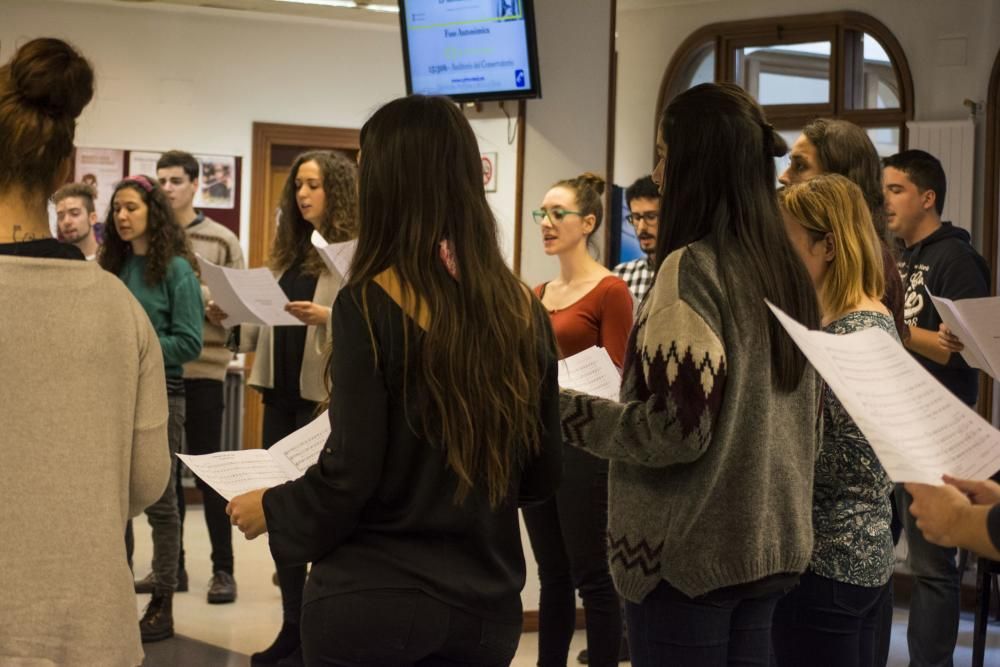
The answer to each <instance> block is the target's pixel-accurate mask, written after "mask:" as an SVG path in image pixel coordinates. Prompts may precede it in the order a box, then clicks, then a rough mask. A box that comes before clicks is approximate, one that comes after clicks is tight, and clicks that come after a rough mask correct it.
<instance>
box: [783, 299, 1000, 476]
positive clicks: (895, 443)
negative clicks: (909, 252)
mask: <svg viewBox="0 0 1000 667" xmlns="http://www.w3.org/2000/svg"><path fill="white" fill-rule="evenodd" d="M768 306H769V307H770V308H771V310H772V311H773V312H774V314H775V316H776V317H777V318H778V321H779V322H781V324H782V326H784V327H785V330H786V331H788V334H789V335H790V336H791V337H792V340H794V341H795V343H796V344H797V345H798V346H799V348H801V350H802V352H803V354H805V356H806V358H807V359H809V361H810V363H812V365H813V367H814V368H815V369H816V371H817V372H819V374H820V375H821V376H823V379H824V380H826V382H827V384H829V385H830V388H831V389H832V390H833V392H834V393H835V394H836V396H837V398H838V399H839V400H840V402H841V403H842V404H843V405H844V408H845V409H846V410H847V412H848V414H850V415H851V418H852V419H854V421H855V423H857V425H858V427H859V428H860V429H861V432H862V433H864V435H865V437H866V438H867V439H868V442H869V443H870V444H871V446H872V449H874V450H875V453H876V454H877V455H878V458H879V461H880V462H881V463H882V466H883V467H884V468H885V470H886V472H887V473H888V474H889V477H891V478H892V480H893V481H895V482H924V483H926V484H941V476H942V475H943V474H945V473H947V474H949V475H953V476H955V477H965V478H971V479H986V478H987V477H989V476H990V475H992V474H993V473H995V472H996V471H997V470H1000V432H998V431H996V430H995V429H994V428H993V427H992V426H991V425H990V424H988V423H986V422H985V421H984V420H983V419H982V418H981V417H980V416H979V415H978V414H976V413H975V412H974V411H973V410H972V409H971V408H969V407H968V406H966V405H965V404H964V403H962V402H961V401H960V400H958V398H956V397H955V396H954V395H953V394H952V393H951V392H950V391H948V390H947V389H946V388H945V387H944V386H943V385H942V384H941V383H939V382H938V381H937V380H935V379H934V377H933V376H932V375H931V374H930V373H928V372H927V371H926V370H925V369H924V368H923V366H921V365H920V364H919V363H918V362H917V361H916V360H915V359H913V357H912V356H911V355H910V353H909V352H907V351H906V348H904V347H903V346H902V345H900V344H899V342H897V341H896V340H894V339H893V338H892V337H891V336H890V335H889V334H887V333H886V332H885V331H882V330H881V329H865V330H864V331H858V332H855V333H852V334H847V335H843V336H838V335H834V334H828V333H824V332H822V331H809V330H808V329H806V328H805V327H803V326H802V325H801V324H799V323H798V322H796V321H795V320H793V319H792V318H790V317H789V316H788V315H786V314H785V313H783V312H782V311H781V310H779V309H778V308H776V307H775V306H773V305H772V304H770V303H768Z"/></svg>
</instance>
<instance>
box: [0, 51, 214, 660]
mask: <svg viewBox="0 0 1000 667" xmlns="http://www.w3.org/2000/svg"><path fill="white" fill-rule="evenodd" d="M93 92H94V73H93V70H92V69H91V67H90V64H89V63H88V62H87V61H86V60H85V59H84V58H83V57H82V56H81V55H80V54H79V53H77V51H76V50H75V49H73V48H72V47H71V46H69V45H68V44H66V43H65V42H63V41H61V40H58V39H35V40H32V41H30V42H28V43H26V44H25V45H23V46H22V47H21V48H19V49H18V50H17V53H15V54H14V57H13V59H12V60H11V61H10V62H9V63H8V64H6V65H4V66H2V67H0V137H2V138H3V139H2V141H0V323H2V325H0V328H2V335H0V404H2V405H3V408H2V409H0V434H2V436H0V460H2V461H3V465H2V466H0V507H3V512H2V513H0V535H2V536H3V548H2V549H0V591H2V593H0V619H2V621H0V663H3V664H32V665H34V664H45V665H57V664H58V665H109V666H110V667H134V666H135V665H138V664H140V663H141V662H142V660H143V652H142V645H141V644H140V641H139V630H138V626H137V625H136V620H135V595H134V593H133V591H132V576H131V573H130V572H129V568H128V564H127V563H126V559H125V553H124V549H122V535H123V534H124V532H125V522H126V520H127V519H128V518H129V517H130V516H134V515H136V514H138V513H139V512H141V511H142V510H143V508H145V507H146V506H148V505H150V504H151V503H153V501H155V500H156V499H157V498H158V497H159V496H160V494H162V493H163V489H164V487H165V486H166V485H167V480H168V475H169V471H170V457H169V453H168V450H167V396H166V383H165V381H164V367H163V357H162V355H161V352H160V345H159V344H158V343H157V334H156V332H155V331H154V330H153V328H152V326H151V325H150V322H149V318H148V317H146V313H145V312H143V309H142V306H140V305H139V303H138V302H137V301H136V300H135V299H134V298H133V297H132V296H131V295H130V294H129V291H128V289H126V287H125V285H124V284H123V283H122V281H120V280H119V279H118V278H117V277H115V276H113V275H112V274H110V273H108V272H106V271H102V270H101V269H100V267H98V266H97V265H96V264H94V263H92V262H86V261H84V257H83V253H81V252H80V250H78V249H77V248H76V247H75V246H73V245H70V244H61V243H59V242H58V241H56V240H55V239H53V238H52V237H51V234H50V232H49V221H48V214H47V211H46V204H47V200H48V197H49V195H50V194H51V193H53V192H55V191H56V190H57V189H58V188H59V187H60V186H61V185H63V184H64V183H65V181H66V178H67V176H68V174H69V171H70V167H71V156H72V152H73V137H74V134H75V130H76V119H77V117H78V116H79V115H80V113H81V112H82V111H83V108H84V107H85V106H86V105H87V103H88V102H89V101H90V99H91V97H92V96H93ZM199 316H200V314H199ZM53 406H58V409H55V410H54V409H52V408H53ZM174 558H175V560H176V555H175V556H174Z"/></svg>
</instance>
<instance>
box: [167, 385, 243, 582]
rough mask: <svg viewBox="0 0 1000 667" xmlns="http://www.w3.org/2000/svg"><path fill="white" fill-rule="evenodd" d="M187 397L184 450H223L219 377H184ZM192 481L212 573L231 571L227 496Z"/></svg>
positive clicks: (180, 506)
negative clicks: (199, 499)
mask: <svg viewBox="0 0 1000 667" xmlns="http://www.w3.org/2000/svg"><path fill="white" fill-rule="evenodd" d="M184 393H185V397H186V399H187V413H186V419H185V421H184V436H185V438H186V441H185V442H186V444H187V453H188V454H194V455H201V454H213V453H215V452H218V451H220V450H221V449H222V413H223V410H225V407H226V399H225V384H224V383H223V382H222V381H220V380H209V379H202V378H198V379H192V380H184ZM180 468H181V466H180V465H178V469H177V510H178V513H179V514H180V519H181V545H180V549H181V550H180V558H179V559H178V568H177V569H178V570H183V569H184V568H185V563H184V515H185V514H186V512H185V509H186V506H185V503H184V489H183V487H182V486H181V470H180ZM195 484H196V485H197V486H198V489H199V490H201V497H202V502H203V504H204V508H205V524H206V525H207V526H208V539H209V541H210V542H211V544H212V572H218V571H220V570H221V571H223V572H228V573H229V574H232V573H233V531H232V526H231V525H230V524H229V517H228V516H226V504H227V503H226V499H225V498H223V497H222V496H220V495H219V494H218V493H217V492H216V491H215V489H213V488H212V487H210V486H209V485H208V484H205V483H204V482H203V481H201V479H200V478H198V477H195Z"/></svg>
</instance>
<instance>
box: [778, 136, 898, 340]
mask: <svg viewBox="0 0 1000 667" xmlns="http://www.w3.org/2000/svg"><path fill="white" fill-rule="evenodd" d="M828 173H829V174H840V175H841V176H846V177H847V178H848V179H850V180H851V181H853V182H854V184H855V185H857V186H858V187H859V188H860V189H861V194H862V196H863V197H864V201H865V204H866V205H867V206H868V213H869V215H870V217H871V221H872V225H873V227H874V229H875V232H876V234H877V235H878V238H879V240H880V248H879V251H880V253H881V255H882V273H883V279H884V281H885V292H884V294H883V296H882V303H884V304H885V306H886V308H888V309H889V312H891V313H892V318H893V320H894V322H895V325H896V331H897V333H898V334H899V336H900V337H901V338H905V337H906V336H908V335H909V330H908V328H907V327H906V324H905V323H904V322H903V281H902V280H901V279H900V277H899V271H898V269H897V268H896V259H895V256H894V255H893V252H892V248H891V247H890V246H889V241H890V234H889V229H888V226H887V221H886V212H885V195H884V194H883V192H882V161H881V159H880V158H879V156H878V151H876V150H875V145H874V144H872V140H871V139H870V138H869V137H868V133H867V132H865V131H864V130H863V129H862V128H860V127H858V126H857V125H855V124H854V123H851V122H848V121H846V120H835V119H830V118H817V119H816V120H814V121H812V122H811V123H809V124H808V125H806V126H805V127H804V128H802V134H801V135H799V137H798V139H796V140H795V143H794V144H792V148H791V151H790V160H789V163H788V168H787V169H786V170H785V171H784V173H782V174H781V176H780V177H779V178H778V180H779V181H781V183H782V184H783V185H794V184H796V183H802V182H804V181H807V180H809V179H810V178H815V177H816V176H819V175H821V174H828Z"/></svg>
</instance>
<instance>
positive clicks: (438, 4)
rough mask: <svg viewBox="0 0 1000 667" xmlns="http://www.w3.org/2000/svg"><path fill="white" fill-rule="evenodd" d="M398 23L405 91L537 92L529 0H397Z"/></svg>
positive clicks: (495, 95)
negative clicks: (401, 45) (404, 68)
mask: <svg viewBox="0 0 1000 667" xmlns="http://www.w3.org/2000/svg"><path fill="white" fill-rule="evenodd" d="M399 23H400V31H401V33H402V36H403V62H404V64H405V66H406V92H407V94H414V93H419V94H422V95H446V96H448V97H450V98H452V99H453V100H455V101H456V102H478V101H486V100H509V99H521V98H528V97H540V96H541V90H542V89H541V82H540V81H539V79H538V51H537V49H536V47H535V16H534V8H533V6H532V2H531V0H400V1H399Z"/></svg>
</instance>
